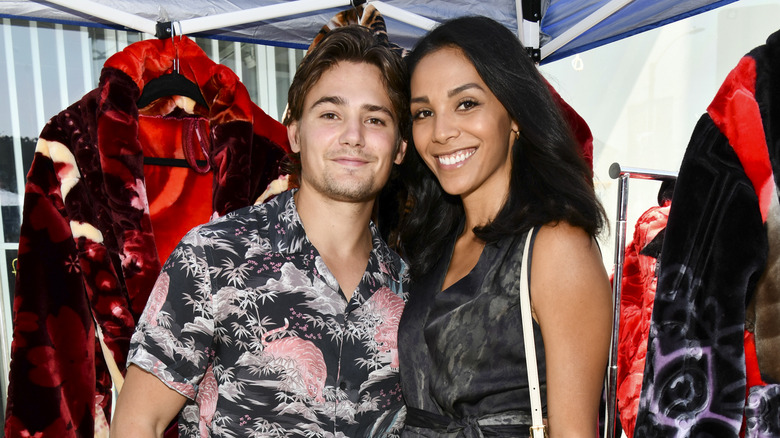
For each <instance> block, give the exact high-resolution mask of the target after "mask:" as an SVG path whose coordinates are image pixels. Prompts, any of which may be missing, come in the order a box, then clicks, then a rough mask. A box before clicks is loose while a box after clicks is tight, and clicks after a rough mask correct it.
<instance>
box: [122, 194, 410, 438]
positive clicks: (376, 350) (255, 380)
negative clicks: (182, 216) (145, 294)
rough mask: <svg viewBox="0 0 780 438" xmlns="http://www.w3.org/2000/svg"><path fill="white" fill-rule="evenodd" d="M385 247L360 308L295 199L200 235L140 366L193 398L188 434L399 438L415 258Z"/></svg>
mask: <svg viewBox="0 0 780 438" xmlns="http://www.w3.org/2000/svg"><path fill="white" fill-rule="evenodd" d="M369 226H370V229H371V233H372V236H373V250H372V251H371V254H370V256H369V261H368V265H367V267H366V271H365V273H364V275H363V278H362V280H361V282H360V284H359V285H358V287H357V289H356V290H355V291H354V292H353V295H352V298H351V300H350V301H349V302H347V300H346V298H345V296H344V294H343V293H342V292H341V291H340V289H339V285H338V283H337V282H336V279H335V278H334V276H333V275H332V274H331V273H330V271H329V270H328V268H327V267H326V266H325V264H324V262H323V260H322V258H321V257H320V255H319V253H318V252H317V250H316V249H315V248H314V246H313V245H312V244H311V243H310V242H309V240H308V239H307V237H306V234H305V232H304V229H303V226H302V225H301V221H300V218H299V216H298V213H297V210H296V207H295V203H294V199H293V197H292V192H285V193H282V194H280V195H279V196H277V197H276V198H274V199H273V200H271V201H269V202H268V203H265V204H261V205H258V206H252V207H248V208H245V209H242V210H238V211H236V212H233V213H230V214H228V215H226V216H225V217H223V218H220V219H218V220H216V221H213V222H211V223H209V224H206V225H202V226H200V227H197V228H195V229H193V230H192V231H190V232H189V233H188V234H187V235H186V236H185V237H184V239H182V241H181V242H180V243H179V245H178V246H177V247H176V249H175V250H174V252H173V253H172V255H171V256H170V257H169V259H168V260H167V261H166V263H165V266H164V267H163V271H162V273H161V274H160V277H159V279H158V280H157V283H156V284H155V287H154V289H153V291H152V294H151V296H150V298H149V301H148V303H147V306H146V309H145V311H144V313H143V315H142V317H141V320H140V321H139V325H138V327H137V329H136V332H135V334H134V335H133V338H132V341H131V351H130V355H129V359H128V363H133V364H135V365H137V366H139V367H141V368H142V369H144V370H146V371H148V372H150V373H153V374H154V375H155V376H157V377H158V378H159V379H160V380H161V381H162V382H164V383H165V384H166V385H168V386H169V387H170V388H172V389H174V390H176V391H178V392H179V393H181V394H183V395H184V396H185V397H187V399H188V400H187V402H186V404H185V407H184V408H183V409H182V411H181V412H180V414H179V433H180V436H198V437H200V436H214V437H261V436H262V437H276V436H279V437H325V436H328V437H331V436H333V437H339V436H345V437H369V436H371V437H374V436H377V437H378V436H385V437H392V436H396V435H399V434H400V429H401V428H402V426H403V418H404V415H405V409H404V408H403V400H402V396H401V389H400V385H399V376H398V350H397V348H398V345H397V331H398V322H399V320H400V317H401V312H402V310H403V307H404V303H405V302H406V292H405V290H406V284H407V281H408V280H407V278H408V277H407V275H406V269H405V265H404V263H403V261H402V260H401V259H400V258H399V257H398V255H397V254H395V253H394V252H393V251H392V250H390V249H389V248H388V247H387V245H386V244H385V243H384V242H383V241H382V239H381V237H380V236H379V234H378V232H377V229H376V227H375V226H374V224H373V223H372V224H370V225H369Z"/></svg>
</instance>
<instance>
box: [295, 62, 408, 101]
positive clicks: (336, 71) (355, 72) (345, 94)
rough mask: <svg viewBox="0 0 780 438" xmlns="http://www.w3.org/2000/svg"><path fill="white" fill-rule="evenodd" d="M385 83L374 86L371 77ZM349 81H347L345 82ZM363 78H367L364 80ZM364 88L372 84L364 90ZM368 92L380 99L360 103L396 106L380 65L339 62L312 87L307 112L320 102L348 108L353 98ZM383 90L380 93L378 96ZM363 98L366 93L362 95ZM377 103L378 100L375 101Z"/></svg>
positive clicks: (308, 95) (324, 71)
mask: <svg viewBox="0 0 780 438" xmlns="http://www.w3.org/2000/svg"><path fill="white" fill-rule="evenodd" d="M372 76H373V78H375V79H377V81H378V82H379V83H380V84H381V85H380V86H376V85H374V84H370V81H371V79H372V78H371V77H372ZM345 78H346V79H345ZM361 78H366V80H365V81H362V80H361ZM362 85H370V86H366V87H361V86H362ZM360 90H364V91H365V92H366V94H367V95H369V96H371V97H372V98H379V99H378V101H376V102H372V103H366V102H362V101H361V102H360V103H358V104H360V105H363V106H367V105H368V106H386V105H389V106H391V107H392V100H391V99H390V94H389V93H388V89H387V81H385V80H384V77H383V76H382V71H381V70H380V69H379V67H377V66H376V65H374V64H372V63H369V62H363V61H338V62H336V63H335V64H333V65H332V66H330V67H328V68H327V69H325V70H323V72H322V74H321V75H320V77H319V78H317V80H316V81H315V82H314V83H313V84H312V85H311V88H310V89H309V91H308V93H306V97H305V98H304V101H305V104H304V107H305V108H304V109H307V108H312V107H314V106H316V105H318V104H320V103H333V104H335V105H348V104H350V103H352V100H354V99H350V96H356V95H358V92H359V91H360ZM377 91H380V93H376V92H377ZM360 96H363V94H360ZM373 100H377V99H373Z"/></svg>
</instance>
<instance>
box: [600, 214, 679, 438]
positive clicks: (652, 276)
mask: <svg viewBox="0 0 780 438" xmlns="http://www.w3.org/2000/svg"><path fill="white" fill-rule="evenodd" d="M670 206H671V200H667V201H666V202H664V204H663V205H660V206H654V207H651V208H650V209H648V210H647V211H646V212H644V213H643V214H642V215H641V216H640V217H639V219H637V222H636V227H635V228H634V238H633V240H632V241H631V243H629V244H628V246H627V247H626V251H625V259H624V262H623V277H622V278H621V285H622V286H621V294H620V338H619V341H618V357H617V399H618V400H617V407H618V411H619V412H620V424H621V425H622V427H623V432H624V433H625V434H626V436H628V438H631V437H633V436H634V423H635V422H636V412H637V408H638V405H639V392H640V390H641V388H642V375H643V373H644V369H645V356H646V355H647V336H648V333H649V330H650V316H651V314H652V312H653V301H654V299H655V289H656V281H657V278H658V277H657V276H656V266H657V260H658V256H659V254H660V252H661V246H662V243H663V237H664V229H665V228H666V221H667V219H668V217H669V208H670ZM613 281H614V279H613Z"/></svg>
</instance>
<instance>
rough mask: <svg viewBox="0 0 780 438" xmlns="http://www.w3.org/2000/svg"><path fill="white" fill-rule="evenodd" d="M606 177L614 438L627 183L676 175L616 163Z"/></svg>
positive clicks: (607, 430)
mask: <svg viewBox="0 0 780 438" xmlns="http://www.w3.org/2000/svg"><path fill="white" fill-rule="evenodd" d="M609 176H610V178H612V179H617V180H618V199H617V207H618V208H617V221H616V227H615V228H616V230H615V232H616V233H617V234H616V236H615V272H614V276H613V280H612V305H613V313H612V339H611V341H610V354H609V362H608V366H607V403H606V416H605V422H606V425H605V427H604V437H605V438H614V436H615V426H616V424H617V421H618V416H617V351H618V336H619V331H620V295H621V291H622V287H623V281H622V279H623V260H624V258H625V251H626V216H627V211H628V181H629V179H631V178H634V179H644V180H653V181H675V180H676V179H677V172H670V171H665V170H652V169H641V168H638V167H622V166H621V165H620V164H619V163H612V165H611V166H609Z"/></svg>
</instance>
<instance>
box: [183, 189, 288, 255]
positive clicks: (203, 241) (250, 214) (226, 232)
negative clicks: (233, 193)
mask: <svg viewBox="0 0 780 438" xmlns="http://www.w3.org/2000/svg"><path fill="white" fill-rule="evenodd" d="M284 204H285V202H284V197H281V198H280V197H277V198H274V199H272V200H270V201H268V202H265V203H262V204H257V205H250V206H247V207H243V208H239V209H237V210H234V211H231V212H230V213H227V214H225V215H224V216H221V217H218V218H215V219H212V220H211V221H209V222H207V223H205V224H202V225H199V226H197V227H195V228H193V229H191V230H190V231H189V232H188V233H187V235H186V236H185V237H184V238H183V239H182V243H185V244H191V245H194V246H204V247H211V248H215V249H217V248H223V249H226V248H228V247H230V248H233V249H235V248H237V247H242V246H252V247H255V250H260V252H270V251H272V250H273V247H275V246H276V245H272V242H275V241H276V240H278V239H277V236H278V234H279V233H280V230H279V228H280V227H278V226H276V225H277V224H278V223H279V222H280V221H282V220H283V216H284V210H285V205H284ZM258 243H259V244H260V245H259V246H258V245H257V244H258Z"/></svg>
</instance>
